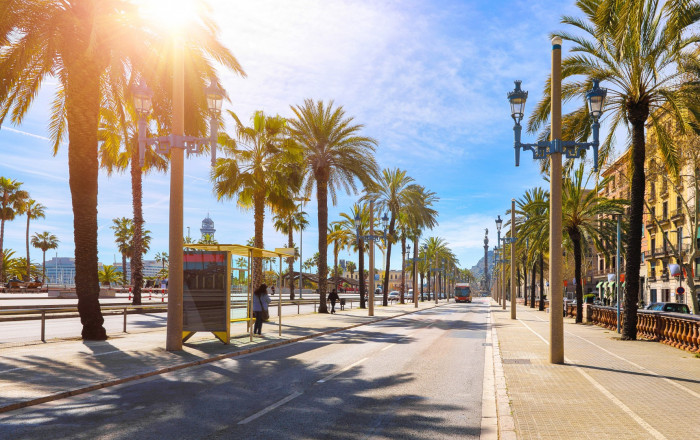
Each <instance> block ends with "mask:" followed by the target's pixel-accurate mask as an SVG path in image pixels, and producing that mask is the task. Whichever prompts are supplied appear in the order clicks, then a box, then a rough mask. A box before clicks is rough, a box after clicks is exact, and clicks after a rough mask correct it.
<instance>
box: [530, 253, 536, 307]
mask: <svg viewBox="0 0 700 440" xmlns="http://www.w3.org/2000/svg"><path fill="white" fill-rule="evenodd" d="M531 278H532V283H531V284H530V308H531V309H534V308H535V283H536V282H537V261H535V262H534V263H533V265H532V275H531Z"/></svg>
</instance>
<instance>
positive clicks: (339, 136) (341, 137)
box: [290, 99, 378, 313]
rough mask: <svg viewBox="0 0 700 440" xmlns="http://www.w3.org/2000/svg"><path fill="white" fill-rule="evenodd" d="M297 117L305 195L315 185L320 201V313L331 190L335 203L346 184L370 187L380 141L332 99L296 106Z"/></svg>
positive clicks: (293, 126) (296, 134) (295, 126)
mask: <svg viewBox="0 0 700 440" xmlns="http://www.w3.org/2000/svg"><path fill="white" fill-rule="evenodd" d="M292 111H293V112H294V115H295V116H296V119H294V120H292V121H290V126H291V130H292V134H293V136H294V138H295V139H296V140H297V142H298V143H299V144H300V145H301V146H302V147H303V149H304V160H305V161H306V165H307V169H308V170H309V177H308V178H307V181H306V187H305V193H306V196H307V197H308V196H310V195H311V190H312V189H313V187H314V186H315V187H316V201H317V202H318V249H319V253H320V262H319V286H318V292H319V296H320V306H319V313H328V307H327V305H326V290H327V286H326V278H327V277H328V263H327V258H328V239H327V235H326V234H327V228H328V193H329V192H330V195H331V200H332V202H333V205H335V204H336V202H337V199H336V191H337V189H339V188H344V189H345V191H346V192H347V193H348V194H349V193H350V192H351V191H352V192H354V193H357V187H356V185H355V179H356V178H357V179H359V180H360V182H361V183H362V185H364V186H365V187H368V186H370V185H371V184H372V181H373V179H374V178H375V177H376V176H377V170H378V167H377V162H376V161H375V158H374V151H375V147H376V145H377V141H375V140H374V139H372V138H370V137H366V136H361V135H360V131H361V130H362V125H355V124H353V118H351V117H346V116H345V110H343V108H342V107H341V106H339V107H336V108H333V101H331V102H329V103H328V105H325V104H324V103H323V101H317V102H314V101H313V100H311V99H307V100H305V101H304V104H302V105H298V106H293V107H292Z"/></svg>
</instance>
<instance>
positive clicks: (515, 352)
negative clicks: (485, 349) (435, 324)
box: [491, 304, 700, 440]
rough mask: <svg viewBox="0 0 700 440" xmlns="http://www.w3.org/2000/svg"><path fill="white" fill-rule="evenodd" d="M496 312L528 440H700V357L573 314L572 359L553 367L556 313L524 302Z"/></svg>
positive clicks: (567, 343)
mask: <svg viewBox="0 0 700 440" xmlns="http://www.w3.org/2000/svg"><path fill="white" fill-rule="evenodd" d="M491 311H492V313H493V318H494V319H493V322H494V326H496V328H497V330H498V339H499V345H500V351H501V356H502V359H503V368H504V373H505V377H506V384H507V387H508V393H509V395H510V398H511V400H512V402H511V408H512V411H513V416H514V419H515V425H516V431H517V433H518V436H519V437H520V438H522V439H562V438H566V439H595V440H602V439H616V440H618V439H630V440H631V439H647V438H649V439H654V438H656V439H669V440H671V439H690V438H700V423H698V414H699V413H698V408H700V359H697V358H695V357H694V355H692V354H690V353H687V352H684V351H681V350H677V349H674V348H672V347H668V346H666V345H664V344H659V343H654V342H648V341H634V342H624V341H621V340H620V339H619V337H618V336H617V334H616V333H614V332H610V331H608V330H606V329H604V328H602V327H598V326H592V325H582V324H575V323H574V321H573V319H569V318H565V320H564V321H565V326H564V331H565V339H564V350H565V357H566V364H564V365H552V364H550V363H549V361H548V358H549V346H548V345H547V342H546V341H547V340H548V339H549V315H548V314H546V313H545V312H539V311H533V310H532V309H529V308H524V307H519V308H518V319H517V320H511V319H510V311H509V310H507V311H502V310H501V309H500V308H497V307H496V306H495V304H493V305H492V307H491ZM538 335H539V336H538Z"/></svg>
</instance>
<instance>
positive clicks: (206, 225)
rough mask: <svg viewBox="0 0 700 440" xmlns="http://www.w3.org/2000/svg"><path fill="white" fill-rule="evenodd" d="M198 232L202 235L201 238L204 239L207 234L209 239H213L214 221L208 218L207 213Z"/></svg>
mask: <svg viewBox="0 0 700 440" xmlns="http://www.w3.org/2000/svg"><path fill="white" fill-rule="evenodd" d="M199 231H200V232H201V233H202V238H204V236H205V235H207V234H209V236H211V238H214V233H215V232H216V228H214V220H212V219H211V218H210V217H209V213H207V217H206V218H205V219H204V220H202V229H200V230H199Z"/></svg>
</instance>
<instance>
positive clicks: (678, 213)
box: [671, 208, 685, 221]
mask: <svg viewBox="0 0 700 440" xmlns="http://www.w3.org/2000/svg"><path fill="white" fill-rule="evenodd" d="M684 217H685V212H683V208H678V209H675V210H674V211H673V212H671V220H673V221H678V220H683V218H684Z"/></svg>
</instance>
